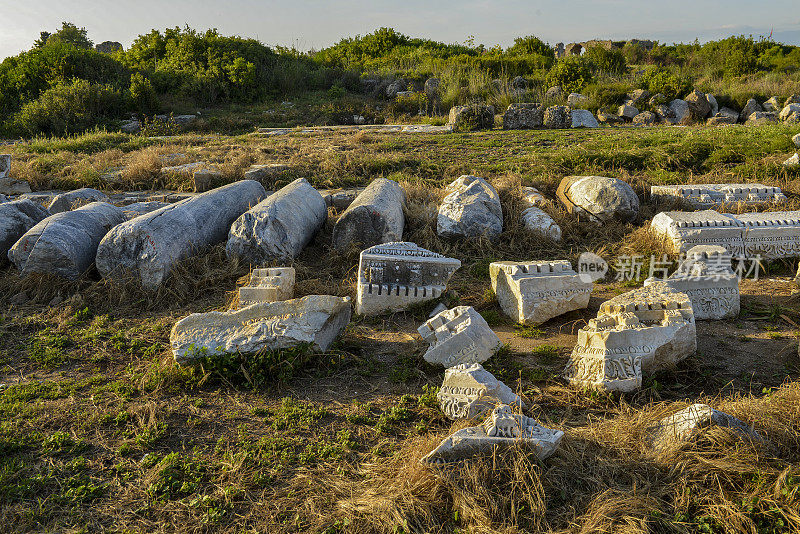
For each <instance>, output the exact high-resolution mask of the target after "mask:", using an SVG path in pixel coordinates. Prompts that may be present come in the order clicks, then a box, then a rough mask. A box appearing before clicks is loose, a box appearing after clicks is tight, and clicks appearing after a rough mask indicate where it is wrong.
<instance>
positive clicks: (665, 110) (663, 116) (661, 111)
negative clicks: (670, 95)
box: [655, 104, 678, 124]
mask: <svg viewBox="0 0 800 534" xmlns="http://www.w3.org/2000/svg"><path fill="white" fill-rule="evenodd" d="M655 113H656V115H657V116H658V120H660V121H661V122H666V123H668V124H677V122H678V119H677V117H675V112H674V111H672V108H671V107H669V106H667V105H664V104H659V105H657V106H656V107H655Z"/></svg>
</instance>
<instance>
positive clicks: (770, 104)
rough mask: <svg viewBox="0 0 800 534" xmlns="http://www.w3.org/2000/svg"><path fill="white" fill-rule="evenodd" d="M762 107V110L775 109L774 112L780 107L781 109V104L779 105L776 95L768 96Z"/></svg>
mask: <svg viewBox="0 0 800 534" xmlns="http://www.w3.org/2000/svg"><path fill="white" fill-rule="evenodd" d="M763 107H764V111H775V112H778V111H780V110H781V109H783V106H781V104H780V102H779V101H778V97H777V96H772V97H770V98H769V100H767V101H766V102H764V104H763Z"/></svg>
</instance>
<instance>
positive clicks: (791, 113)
mask: <svg viewBox="0 0 800 534" xmlns="http://www.w3.org/2000/svg"><path fill="white" fill-rule="evenodd" d="M778 118H779V119H780V120H782V121H783V122H787V123H796V122H800V104H788V105H787V106H786V107H784V108H783V109H782V110H781V112H780V115H778Z"/></svg>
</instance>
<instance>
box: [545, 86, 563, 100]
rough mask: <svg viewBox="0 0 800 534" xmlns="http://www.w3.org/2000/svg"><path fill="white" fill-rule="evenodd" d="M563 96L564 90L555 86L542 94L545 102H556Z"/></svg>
mask: <svg viewBox="0 0 800 534" xmlns="http://www.w3.org/2000/svg"><path fill="white" fill-rule="evenodd" d="M562 96H564V90H563V89H561V86H560V85H555V86H553V87H551V88H549V89H548V90H547V91H545V92H544V97H545V98H546V99H547V100H556V99H559V98H561V97H562Z"/></svg>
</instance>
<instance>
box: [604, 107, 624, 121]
mask: <svg viewBox="0 0 800 534" xmlns="http://www.w3.org/2000/svg"><path fill="white" fill-rule="evenodd" d="M597 120H598V121H600V122H604V123H606V124H619V123H621V122H625V119H623V118H622V117H620V116H619V115H615V114H613V113H609V112H607V111H603V110H602V109H601V110H598V111H597Z"/></svg>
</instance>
